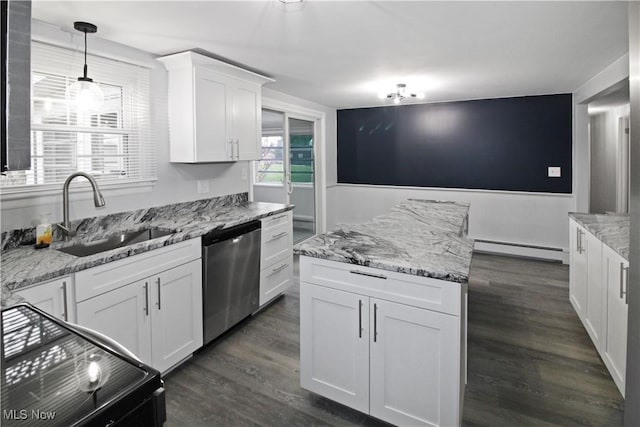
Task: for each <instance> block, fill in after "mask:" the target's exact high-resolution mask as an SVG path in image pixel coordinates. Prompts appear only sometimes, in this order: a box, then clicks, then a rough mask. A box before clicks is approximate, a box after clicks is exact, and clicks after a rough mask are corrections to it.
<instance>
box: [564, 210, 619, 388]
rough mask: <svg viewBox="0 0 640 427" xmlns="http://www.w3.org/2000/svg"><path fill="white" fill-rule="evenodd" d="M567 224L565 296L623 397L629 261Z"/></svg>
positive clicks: (573, 223) (580, 228)
mask: <svg viewBox="0 0 640 427" xmlns="http://www.w3.org/2000/svg"><path fill="white" fill-rule="evenodd" d="M569 226H570V230H571V241H570V245H569V246H570V251H571V255H570V263H571V265H570V270H569V273H570V278H569V285H570V287H569V299H570V301H571V304H572V305H573V307H574V309H575V311H576V313H577V314H578V317H579V318H580V320H581V321H582V324H583V325H584V327H585V329H586V331H587V333H588V334H589V337H591V340H592V341H593V344H594V346H595V348H596V350H598V353H599V354H600V356H601V357H602V360H603V361H604V364H605V365H606V367H607V369H608V370H609V373H610V374H611V377H612V378H613V380H614V382H615V383H616V385H617V387H618V390H620V393H621V394H622V396H624V395H625V392H624V390H625V370H626V356H627V318H628V307H627V289H628V281H629V277H628V274H629V273H628V272H629V263H628V261H627V260H625V259H624V258H623V257H622V256H620V255H619V254H618V253H617V252H615V251H614V250H613V249H611V248H610V247H609V246H607V245H606V244H605V243H603V242H602V241H600V240H599V239H598V238H597V237H596V236H595V235H593V234H592V233H590V232H589V231H588V230H586V229H585V228H584V227H582V226H581V225H579V224H578V223H577V222H576V221H574V220H573V219H570V220H569Z"/></svg>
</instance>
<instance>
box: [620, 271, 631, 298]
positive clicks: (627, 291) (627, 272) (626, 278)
mask: <svg viewBox="0 0 640 427" xmlns="http://www.w3.org/2000/svg"><path fill="white" fill-rule="evenodd" d="M620 267H622V272H621V273H624V279H625V281H626V282H627V283H626V285H625V289H624V303H625V304H627V305H628V304H629V267H623V266H622V263H620ZM621 276H622V274H621ZM621 281H622V278H621ZM620 298H622V287H621V288H620Z"/></svg>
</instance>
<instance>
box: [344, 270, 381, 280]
mask: <svg viewBox="0 0 640 427" xmlns="http://www.w3.org/2000/svg"><path fill="white" fill-rule="evenodd" d="M349 273H351V274H359V275H361V276H367V277H375V278H376V279H385V280H386V279H387V276H385V275H384V274H373V273H366V272H364V271H360V270H350V271H349Z"/></svg>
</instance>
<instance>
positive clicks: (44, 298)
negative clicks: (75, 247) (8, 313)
mask: <svg viewBox="0 0 640 427" xmlns="http://www.w3.org/2000/svg"><path fill="white" fill-rule="evenodd" d="M72 284H73V279H72V278H71V277H69V276H67V277H63V278H60V279H56V280H53V281H51V282H46V283H42V284H37V285H34V286H30V287H28V288H26V289H21V290H19V291H17V292H16V294H18V295H19V296H21V297H22V298H24V299H25V300H26V301H27V302H28V303H30V304H31V305H33V306H35V307H38V308H39V309H40V310H42V311H44V312H45V313H48V314H50V315H52V316H54V317H57V318H58V319H61V320H65V321H67V320H68V321H74V320H75V316H74V314H75V313H74V311H75V310H73V306H74V305H75V304H72V303H70V302H72V299H71V295H70V292H71V291H72Z"/></svg>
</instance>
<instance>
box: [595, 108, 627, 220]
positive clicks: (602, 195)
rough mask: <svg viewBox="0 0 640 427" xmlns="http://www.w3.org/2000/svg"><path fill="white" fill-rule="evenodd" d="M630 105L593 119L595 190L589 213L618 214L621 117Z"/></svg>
mask: <svg viewBox="0 0 640 427" xmlns="http://www.w3.org/2000/svg"><path fill="white" fill-rule="evenodd" d="M628 115H629V106H628V105H626V106H620V107H611V108H609V109H607V110H605V111H603V112H601V113H598V114H594V115H591V116H590V128H589V135H590V158H591V188H590V193H591V194H590V205H589V212H591V213H604V212H608V211H611V212H615V211H616V195H617V185H616V180H617V170H618V143H619V135H618V133H619V129H618V128H619V123H618V121H619V118H620V117H624V116H628Z"/></svg>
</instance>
